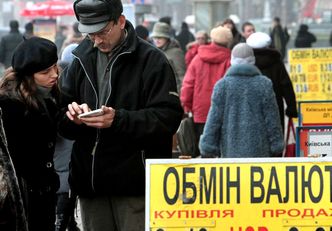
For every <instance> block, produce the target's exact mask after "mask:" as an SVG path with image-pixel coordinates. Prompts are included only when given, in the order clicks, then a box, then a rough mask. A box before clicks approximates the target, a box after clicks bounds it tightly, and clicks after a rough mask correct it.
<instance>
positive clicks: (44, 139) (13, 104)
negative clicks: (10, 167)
mask: <svg viewBox="0 0 332 231" xmlns="http://www.w3.org/2000/svg"><path fill="white" fill-rule="evenodd" d="M57 59H58V57H57V49H56V46H55V44H54V43H53V42H51V41H49V40H47V39H43V38H39V37H32V38H30V39H27V40H24V41H23V42H21V43H20V44H19V45H18V46H17V48H16V49H15V50H14V53H13V58H12V62H11V65H12V67H11V68H8V69H7V70H6V73H5V75H4V77H3V78H2V79H1V82H0V107H1V109H2V112H3V125H4V130H5V133H6V136H7V141H8V149H9V153H10V155H11V158H12V160H13V164H14V168H15V170H16V174H17V177H18V181H19V184H20V189H21V193H22V197H23V203H24V207H25V213H26V217H27V219H28V228H29V230H44V231H54V222H55V196H56V195H55V192H56V191H57V189H58V187H59V177H58V175H57V174H56V172H55V170H54V164H53V154H54V146H55V141H56V133H57V132H56V131H57V129H56V124H57V123H56V115H57V113H58V108H57V105H56V99H57V95H58V93H57V86H56V83H57V79H58V68H57V65H56V63H57Z"/></svg>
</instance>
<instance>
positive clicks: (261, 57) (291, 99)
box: [247, 32, 297, 130]
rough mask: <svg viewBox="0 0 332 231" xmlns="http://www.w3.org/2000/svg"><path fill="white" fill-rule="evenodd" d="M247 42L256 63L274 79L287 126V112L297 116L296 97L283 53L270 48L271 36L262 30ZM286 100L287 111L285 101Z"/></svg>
mask: <svg viewBox="0 0 332 231" xmlns="http://www.w3.org/2000/svg"><path fill="white" fill-rule="evenodd" d="M247 44H248V45H249V46H250V47H252V48H253V50H254V55H255V58H256V63H255V65H256V66H257V67H258V69H259V70H260V71H261V72H262V74H263V75H265V76H267V77H268V78H269V79H271V80H272V83H273V90H274V93H275V95H276V99H277V103H278V108H279V114H280V120H281V126H282V128H283V130H284V127H285V124H284V123H285V122H284V121H285V114H286V115H287V116H288V117H290V118H296V117H297V108H296V97H295V93H294V89H293V85H292V82H291V80H290V78H289V75H288V72H287V70H286V68H285V65H284V63H283V62H282V61H281V54H280V52H279V51H277V50H276V49H275V48H270V47H269V46H270V45H271V37H270V36H269V35H268V34H266V33H262V32H256V33H253V34H251V35H250V36H249V38H248V39H247ZM284 100H285V101H286V105H287V108H286V111H285V109H284V102H283V101H284Z"/></svg>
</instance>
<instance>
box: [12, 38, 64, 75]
mask: <svg viewBox="0 0 332 231" xmlns="http://www.w3.org/2000/svg"><path fill="white" fill-rule="evenodd" d="M57 60H58V55H57V48H56V45H55V44H54V43H53V42H51V41H50V40H47V39H44V38H40V37H31V38H30V39H26V40H23V41H22V42H21V43H20V44H19V45H18V46H17V47H16V48H15V50H14V53H13V57H12V67H13V69H14V71H16V72H17V74H18V75H32V74H34V73H36V72H39V71H42V70H45V69H47V68H49V67H50V66H52V65H53V64H55V63H56V62H57Z"/></svg>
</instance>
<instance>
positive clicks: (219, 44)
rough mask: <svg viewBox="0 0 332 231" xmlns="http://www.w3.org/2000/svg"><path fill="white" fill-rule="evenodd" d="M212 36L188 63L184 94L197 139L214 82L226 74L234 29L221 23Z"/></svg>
mask: <svg viewBox="0 0 332 231" xmlns="http://www.w3.org/2000/svg"><path fill="white" fill-rule="evenodd" d="M210 37H211V44H209V45H201V46H200V47H199V48H198V52H197V55H196V56H195V58H194V59H193V60H192V62H191V64H190V66H189V67H188V69H187V72H186V74H185V77H184V80H183V84H182V89H181V96H180V99H181V103H182V106H183V108H184V111H185V112H186V113H189V112H191V113H192V114H193V119H194V124H195V133H196V140H197V142H198V140H199V137H200V135H201V134H202V132H203V128H204V125H205V122H206V117H207V114H208V111H209V108H210V100H211V94H212V90H213V86H214V84H215V83H216V82H217V81H218V80H219V79H220V78H222V77H223V76H224V74H225V72H226V70H227V69H228V68H229V66H230V59H231V50H230V49H229V48H228V47H229V45H230V43H231V42H232V39H233V36H232V32H231V30H229V29H228V28H225V27H222V26H218V27H216V28H213V29H212V30H211V32H210Z"/></svg>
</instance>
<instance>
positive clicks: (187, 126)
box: [176, 117, 199, 157]
mask: <svg viewBox="0 0 332 231" xmlns="http://www.w3.org/2000/svg"><path fill="white" fill-rule="evenodd" d="M176 137H177V141H178V145H179V148H180V152H181V155H184V156H192V157H196V156H197V155H198V153H199V152H198V144H197V142H196V136H195V128H194V120H193V117H186V118H184V119H182V121H181V123H180V126H179V129H178V131H177V132H176Z"/></svg>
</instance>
